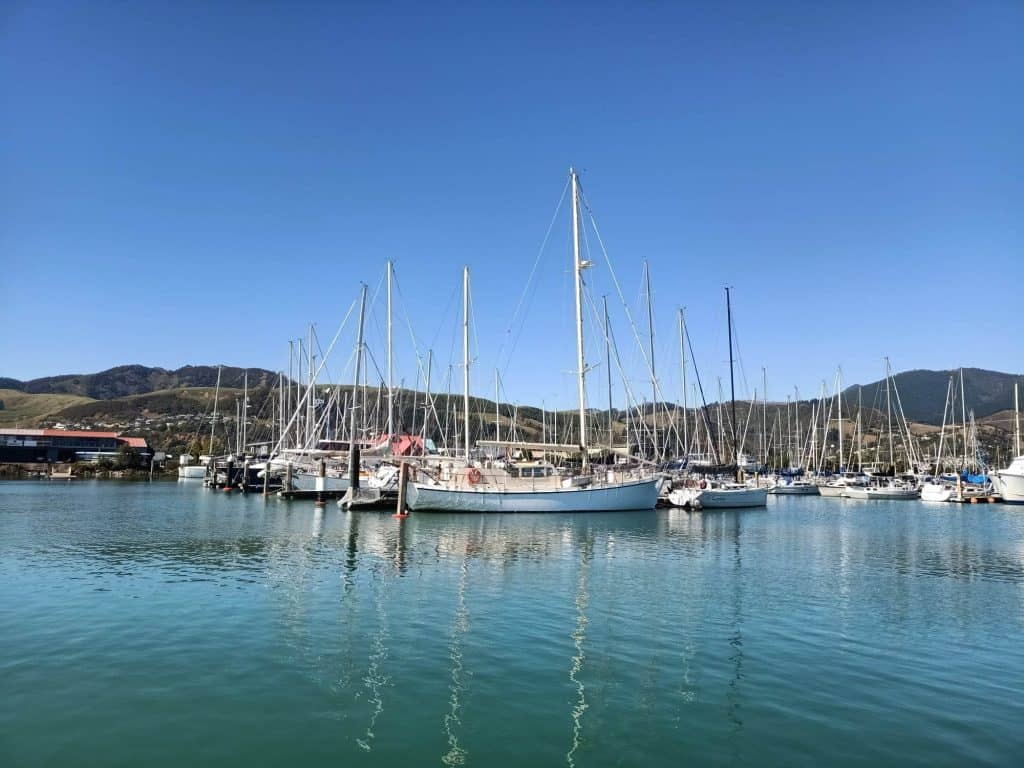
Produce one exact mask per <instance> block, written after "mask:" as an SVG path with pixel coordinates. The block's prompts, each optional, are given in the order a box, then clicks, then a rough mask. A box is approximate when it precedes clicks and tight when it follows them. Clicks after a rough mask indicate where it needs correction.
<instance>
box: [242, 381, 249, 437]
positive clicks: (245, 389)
mask: <svg viewBox="0 0 1024 768" xmlns="http://www.w3.org/2000/svg"><path fill="white" fill-rule="evenodd" d="M242 377H243V378H242V381H243V384H242V453H245V446H246V438H247V437H248V435H246V431H247V430H246V427H247V426H248V423H249V369H248V368H246V369H245V372H244V373H243V374H242Z"/></svg>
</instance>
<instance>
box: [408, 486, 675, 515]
mask: <svg viewBox="0 0 1024 768" xmlns="http://www.w3.org/2000/svg"><path fill="white" fill-rule="evenodd" d="M658 483H659V480H658V478H651V479H649V480H637V481H634V482H629V483H617V484H615V485H594V486H590V487H587V488H557V489H551V490H546V491H536V490H522V491H518V490H507V489H505V490H502V489H499V488H479V489H475V488H474V489H467V488H447V487H445V486H442V485H426V484H423V483H410V484H409V486H408V497H409V508H410V509H412V510H415V511H417V512H421V511H422V512H614V511H622V510H634V509H654V505H655V504H656V503H657V501H658Z"/></svg>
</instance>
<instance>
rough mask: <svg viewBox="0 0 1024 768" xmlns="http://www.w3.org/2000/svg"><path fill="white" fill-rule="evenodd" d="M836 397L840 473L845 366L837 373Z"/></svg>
mask: <svg viewBox="0 0 1024 768" xmlns="http://www.w3.org/2000/svg"><path fill="white" fill-rule="evenodd" d="M836 395H837V396H838V399H839V471H840V472H842V471H843V366H839V370H838V371H836Z"/></svg>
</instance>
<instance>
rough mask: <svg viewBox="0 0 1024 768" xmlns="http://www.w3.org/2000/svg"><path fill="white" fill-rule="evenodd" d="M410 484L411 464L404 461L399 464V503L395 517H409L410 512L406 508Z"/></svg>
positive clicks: (396, 506)
mask: <svg viewBox="0 0 1024 768" xmlns="http://www.w3.org/2000/svg"><path fill="white" fill-rule="evenodd" d="M408 484H409V464H408V463H407V462H405V461H403V462H402V463H401V464H399V465H398V503H397V504H396V505H395V514H394V515H393V517H408V516H409V512H408V511H407V510H406V508H405V489H406V486H407V485H408Z"/></svg>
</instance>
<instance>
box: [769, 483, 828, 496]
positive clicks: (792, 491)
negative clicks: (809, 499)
mask: <svg viewBox="0 0 1024 768" xmlns="http://www.w3.org/2000/svg"><path fill="white" fill-rule="evenodd" d="M768 493H770V494H772V495H774V496H817V495H818V486H816V485H776V486H775V487H774V488H771V489H769V491H768Z"/></svg>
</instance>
